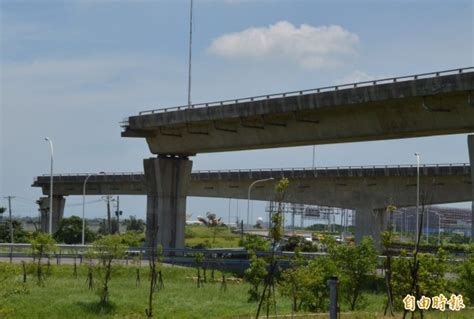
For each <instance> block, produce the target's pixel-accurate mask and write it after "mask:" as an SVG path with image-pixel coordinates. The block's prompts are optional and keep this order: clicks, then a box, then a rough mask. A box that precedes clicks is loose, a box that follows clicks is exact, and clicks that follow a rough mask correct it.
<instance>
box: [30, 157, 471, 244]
mask: <svg viewBox="0 0 474 319" xmlns="http://www.w3.org/2000/svg"><path fill="white" fill-rule="evenodd" d="M181 162H182V163H185V164H179V163H181ZM144 163H145V169H146V170H147V172H148V174H149V176H151V179H150V180H146V181H145V175H144V174H142V173H124V174H119V173H114V174H107V175H99V176H93V177H91V178H90V179H89V182H88V187H87V194H89V195H106V194H107V195H111V194H128V195H145V194H146V195H147V224H149V225H150V227H151V228H150V229H147V234H151V231H152V230H154V229H156V227H157V225H160V226H161V228H160V229H161V230H162V233H160V236H162V237H160V239H159V242H160V243H162V244H165V246H166V247H174V246H170V245H177V246H175V247H177V248H179V247H182V246H181V245H182V244H184V243H183V239H182V238H184V233H182V231H183V230H182V229H183V227H184V223H185V217H184V211H185V204H186V200H185V196H186V195H187V196H198V197H220V198H238V199H246V198H247V190H248V186H249V185H250V184H251V183H252V182H253V181H255V180H257V179H263V178H269V177H274V178H275V179H276V180H278V179H280V178H283V177H286V178H288V179H289V180H290V186H289V188H288V190H287V192H286V197H285V201H287V202H295V203H304V204H314V205H324V206H333V207H341V208H351V209H355V210H356V211H357V213H356V240H357V241H360V239H361V238H362V236H367V235H369V236H372V237H373V238H374V241H375V242H376V243H378V241H379V238H380V231H381V230H383V229H385V227H386V222H387V216H386V213H385V209H384V208H385V207H386V206H387V205H395V206H397V207H404V206H414V205H415V204H416V166H388V167H357V168H356V167H350V168H348V167H345V168H328V169H316V170H313V169H273V170H250V171H249V170H242V171H238V170H234V171H206V172H203V171H201V172H194V173H192V174H190V180H188V179H187V176H188V175H186V174H188V171H189V172H190V171H191V161H189V160H182V159H171V158H158V159H148V160H145V162H144ZM146 163H148V164H146ZM159 163H161V164H159ZM180 165H183V166H184V167H181V166H180ZM147 167H148V168H147ZM471 172H472V170H471V166H470V165H469V164H458V165H456V164H446V165H424V166H422V167H421V169H420V192H421V195H422V196H421V201H422V203H424V204H425V205H431V204H441V203H451V202H462V201H469V200H472V196H473V190H472V182H471V178H472V176H471ZM159 174H163V177H160V175H159ZM86 176H87V174H82V175H79V174H76V175H74V174H69V175H62V176H55V177H54V184H55V193H57V194H62V195H64V196H66V195H82V185H83V182H84V179H85V178H86ZM177 177H180V178H183V182H184V183H183V182H179V181H178V180H176V178H177ZM49 181H50V179H49V177H48V176H39V177H37V178H36V180H35V182H34V183H33V185H32V186H34V187H41V189H42V191H43V193H44V194H47V193H48V192H49ZM273 183H274V182H270V181H269V182H264V183H261V184H259V185H257V186H256V187H255V188H254V189H253V191H252V199H255V200H265V201H267V200H273V199H274V190H273ZM159 187H160V188H159ZM172 190H176V192H172ZM175 196H178V197H175ZM160 198H161V200H160ZM172 198H175V201H176V205H177V206H176V207H175V206H173V207H172V205H174V204H172ZM160 202H162V206H160ZM178 210H179V212H178ZM170 212H173V213H170ZM173 214H174V215H176V219H174V218H175V217H173V216H174V215H173ZM154 218H157V219H154ZM152 225H155V226H152ZM180 234H183V237H180V236H181V235H180ZM180 238H181V239H180ZM147 240H148V241H150V237H149V235H147Z"/></svg>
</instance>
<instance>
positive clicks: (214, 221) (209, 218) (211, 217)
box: [198, 212, 225, 244]
mask: <svg viewBox="0 0 474 319" xmlns="http://www.w3.org/2000/svg"><path fill="white" fill-rule="evenodd" d="M198 220H199V221H200V222H201V223H203V224H204V225H206V226H207V227H209V228H210V229H212V243H213V244H215V243H216V236H217V232H218V231H219V230H220V229H221V228H220V227H224V226H225V224H224V222H223V221H222V218H217V215H216V214H214V213H211V212H207V213H206V218H202V217H198Z"/></svg>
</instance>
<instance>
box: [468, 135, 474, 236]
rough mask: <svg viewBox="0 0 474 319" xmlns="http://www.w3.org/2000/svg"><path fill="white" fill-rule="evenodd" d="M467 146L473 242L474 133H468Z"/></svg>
mask: <svg viewBox="0 0 474 319" xmlns="http://www.w3.org/2000/svg"><path fill="white" fill-rule="evenodd" d="M467 147H468V149H469V160H470V162H471V188H472V212H471V242H473V243H474V135H468V137H467Z"/></svg>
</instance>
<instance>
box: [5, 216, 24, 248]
mask: <svg viewBox="0 0 474 319" xmlns="http://www.w3.org/2000/svg"><path fill="white" fill-rule="evenodd" d="M12 225H13V241H14V242H15V243H27V242H29V241H30V239H29V234H28V232H27V231H25V230H24V228H23V225H22V224H21V222H19V221H17V220H13V221H12ZM10 241H11V233H10V221H9V220H7V221H5V222H4V223H0V243H9V242H10Z"/></svg>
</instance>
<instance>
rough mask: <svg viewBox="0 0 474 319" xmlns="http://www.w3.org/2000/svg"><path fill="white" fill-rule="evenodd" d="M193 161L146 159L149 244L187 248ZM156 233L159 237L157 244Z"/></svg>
mask: <svg viewBox="0 0 474 319" xmlns="http://www.w3.org/2000/svg"><path fill="white" fill-rule="evenodd" d="M192 163H193V162H192V161H190V160H188V159H187V158H180V157H158V158H149V159H145V160H143V166H144V169H145V183H146V189H147V212H146V244H147V246H148V247H153V246H156V244H161V245H162V246H163V248H184V227H185V225H186V196H187V192H188V186H189V181H190V179H191V168H192ZM153 234H156V236H155V241H154V242H153V237H154V236H153Z"/></svg>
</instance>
